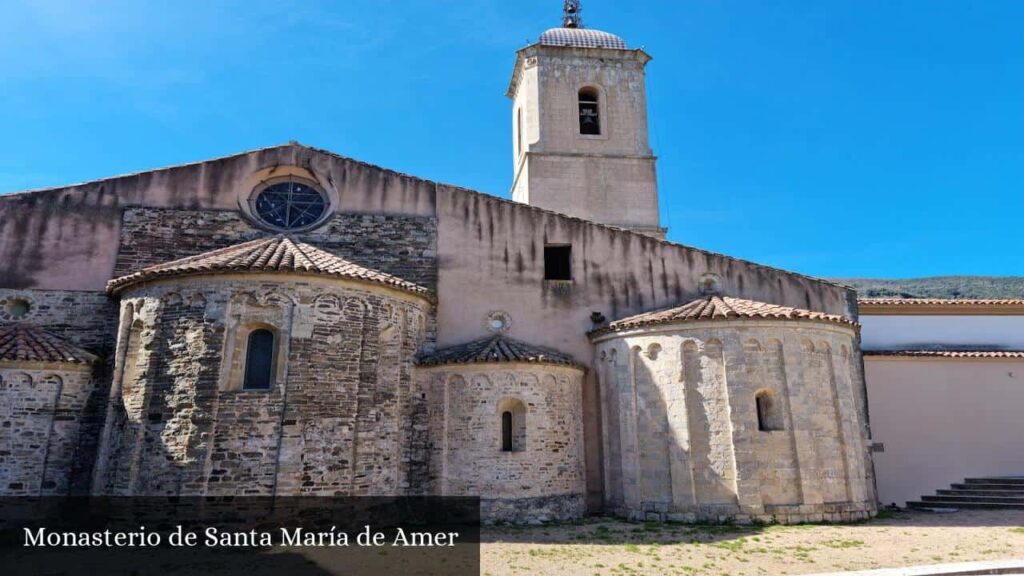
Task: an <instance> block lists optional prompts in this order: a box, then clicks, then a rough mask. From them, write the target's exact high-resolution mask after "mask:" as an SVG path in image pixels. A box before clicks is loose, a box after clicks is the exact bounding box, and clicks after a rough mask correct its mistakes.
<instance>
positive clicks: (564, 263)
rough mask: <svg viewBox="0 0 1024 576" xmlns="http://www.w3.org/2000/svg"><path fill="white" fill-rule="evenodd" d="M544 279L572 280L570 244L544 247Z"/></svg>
mask: <svg viewBox="0 0 1024 576" xmlns="http://www.w3.org/2000/svg"><path fill="white" fill-rule="evenodd" d="M544 279H545V280H572V246H545V247H544Z"/></svg>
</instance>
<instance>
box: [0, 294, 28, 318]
mask: <svg viewBox="0 0 1024 576" xmlns="http://www.w3.org/2000/svg"><path fill="white" fill-rule="evenodd" d="M31 311H32V303H31V302H29V301H28V300H26V299H24V298H17V297H15V298H8V299H6V300H4V301H3V303H2V305H0V313H2V314H0V316H2V317H3V319H4V320H23V319H24V318H25V317H27V316H28V314H29V312H31Z"/></svg>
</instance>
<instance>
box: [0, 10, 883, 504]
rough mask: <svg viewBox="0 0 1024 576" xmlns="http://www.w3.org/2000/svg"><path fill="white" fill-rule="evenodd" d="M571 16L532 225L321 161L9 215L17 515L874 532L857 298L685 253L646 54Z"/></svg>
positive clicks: (227, 170) (8, 417) (4, 357)
mask: <svg viewBox="0 0 1024 576" xmlns="http://www.w3.org/2000/svg"><path fill="white" fill-rule="evenodd" d="M566 4H567V9H566V13H565V21H564V22H563V26H561V27H558V28H554V29H551V30H548V31H546V32H544V33H543V34H541V35H540V37H539V38H538V40H537V41H536V42H534V43H532V44H530V45H529V46H526V47H525V48H522V49H520V50H519V51H518V52H517V53H516V57H515V66H514V68H513V69H512V77H511V81H510V83H509V87H508V92H507V96H508V97H509V99H510V100H511V102H512V107H511V122H512V126H513V137H512V164H513V177H512V185H511V196H512V200H507V199H504V198H500V197H496V196H490V195H486V194H482V193H479V192H476V191H473V190H467V189H464V188H459V187H456V186H451V185H447V184H442V183H438V182H432V181H428V180H424V179H420V178H416V177H414V176H410V175H406V174H400V173H397V172H394V171H391V170H387V169H385V168H381V167H378V166H374V165H370V164H366V163H363V162H359V161H356V160H353V159H350V158H347V157H344V156H341V155H338V154H335V153H333V152H329V151H325V150H319V149H315V148H311V147H308V146H304V145H302V144H299V143H296V142H292V143H289V144H285V145H281V146H274V147H270V148H264V149H259V150H254V151H250V152H244V153H240V154H235V155H231V156H227V157H223V158H217V159H212V160H206V161H202V162H197V163H194V164H187V165H183V166H175V167H171V168H163V169H158V170H151V171H147V172H142V173H138V174H130V175H126V176H117V177H112V178H107V179H103V180H98V181H95V182H87V183H83V184H76V185H72V186H66V187H61V188H54V189H46V190H34V191H28V192H23V193H16V194H8V195H4V196H0V494H2V495H61V494H96V495H124V496H129V495H182V496H185V495H325V496H326V495H476V496H480V497H481V498H482V506H483V514H484V517H485V519H487V520H490V521H498V520H501V521H510V522H535V521H548V520H567V519H573V518H578V517H580V516H582V515H584V514H587V513H598V512H603V513H608V514H615V515H619V516H623V517H627V518H633V519H649V520H678V521H697V520H710V521H727V520H733V521H736V522H749V521H777V522H797V521H815V520H831V521H846V520H856V519H861V518H865V517H868V516H870V515H872V514H873V512H874V510H875V496H874V480H873V472H872V465H871V459H870V455H869V453H868V446H869V433H868V423H867V419H866V409H865V386H864V375H863V370H862V360H861V351H860V348H859V340H860V338H859V326H858V323H857V303H856V297H855V294H854V292H853V291H852V290H850V289H848V288H846V287H844V286H841V285H839V284H835V283H832V282H828V281H825V280H820V279H816V278H811V277H807V276H804V275H801V274H797V273H793V272H787V271H785V270H779V269H776V268H772V267H769V266H764V265H760V264H756V263H753V262H747V261H744V260H739V259H736V258H732V257H729V256H726V255H722V254H716V253H712V252H708V251H705V250H701V249H699V248H695V247H691V246H685V245H681V244H677V243H674V242H669V241H666V240H665V239H664V238H665V232H666V231H665V229H664V228H662V226H661V224H660V222H659V217H658V188H657V179H656V172H655V156H654V153H653V152H652V150H651V149H650V146H649V139H648V125H647V112H646V108H647V104H646V88H645V67H646V64H647V62H648V61H649V60H650V56H649V55H648V54H647V53H645V52H644V51H643V50H641V49H637V48H631V47H630V44H628V43H627V42H626V41H625V40H623V39H622V38H620V37H618V36H616V35H613V34H609V33H606V32H600V31H598V30H593V29H589V28H585V27H583V26H582V23H581V22H580V20H579V16H578V11H577V10H578V7H577V5H578V2H567V3H566Z"/></svg>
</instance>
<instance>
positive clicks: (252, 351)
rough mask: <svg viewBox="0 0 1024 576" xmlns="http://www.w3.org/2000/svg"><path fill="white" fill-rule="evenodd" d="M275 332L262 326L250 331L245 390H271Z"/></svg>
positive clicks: (243, 382)
mask: <svg viewBox="0 0 1024 576" xmlns="http://www.w3.org/2000/svg"><path fill="white" fill-rule="evenodd" d="M273 369H274V333H273V332H271V331H270V330H266V329H263V328H260V329H258V330H253V331H252V332H250V333H249V342H248V344H247V346H246V348H245V378H244V380H243V381H242V388H243V389H244V390H269V389H270V384H271V382H272V381H273Z"/></svg>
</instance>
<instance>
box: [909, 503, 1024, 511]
mask: <svg viewBox="0 0 1024 576" xmlns="http://www.w3.org/2000/svg"><path fill="white" fill-rule="evenodd" d="M907 508H964V509H968V508H971V509H979V508H1003V509H1012V510H1024V504H993V503H990V502H956V503H954V502H907Z"/></svg>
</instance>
